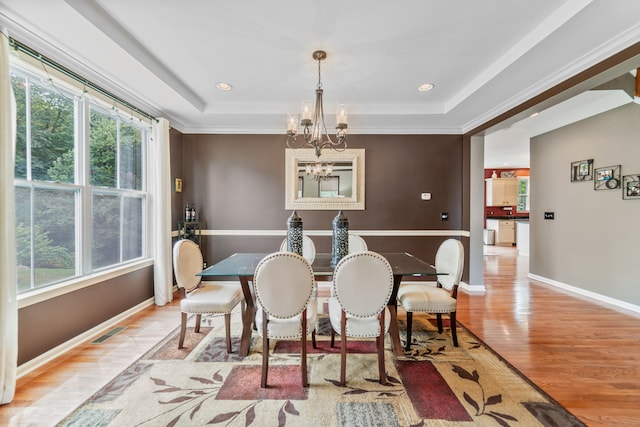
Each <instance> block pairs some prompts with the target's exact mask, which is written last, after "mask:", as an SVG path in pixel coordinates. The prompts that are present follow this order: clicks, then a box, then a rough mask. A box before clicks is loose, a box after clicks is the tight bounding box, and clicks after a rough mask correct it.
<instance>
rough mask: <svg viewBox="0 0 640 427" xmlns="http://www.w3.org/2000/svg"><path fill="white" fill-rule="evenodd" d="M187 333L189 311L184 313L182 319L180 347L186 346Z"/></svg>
mask: <svg viewBox="0 0 640 427" xmlns="http://www.w3.org/2000/svg"><path fill="white" fill-rule="evenodd" d="M186 333H187V313H182V319H181V321H180V339H179V340H178V348H183V347H184V336H185V335H186Z"/></svg>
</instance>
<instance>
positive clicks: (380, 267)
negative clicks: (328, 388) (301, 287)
mask: <svg viewBox="0 0 640 427" xmlns="http://www.w3.org/2000/svg"><path fill="white" fill-rule="evenodd" d="M392 291H393V270H392V269H391V265H389V262H388V261H387V260H386V258H384V257H383V256H382V255H380V254H378V253H376V252H372V251H365V252H355V253H352V254H348V255H346V256H345V257H344V258H342V259H341V260H340V261H339V262H338V265H336V268H335V271H334V274H333V291H332V295H333V296H332V297H331V298H330V299H329V318H330V321H331V328H332V331H331V346H333V344H334V336H335V332H337V333H339V334H340V338H341V348H340V355H341V358H340V384H342V385H344V384H345V381H346V364H347V337H350V338H376V344H377V348H378V371H379V374H380V383H381V384H386V383H387V374H386V371H385V366H384V337H385V335H386V333H387V331H388V330H389V324H390V314H389V309H388V308H387V303H388V302H389V298H390V297H391V292H392Z"/></svg>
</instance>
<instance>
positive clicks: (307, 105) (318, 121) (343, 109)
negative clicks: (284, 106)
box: [287, 50, 347, 157]
mask: <svg viewBox="0 0 640 427" xmlns="http://www.w3.org/2000/svg"><path fill="white" fill-rule="evenodd" d="M326 57H327V53H326V52H325V51H323V50H316V51H315V52H313V59H315V60H316V61H318V84H317V86H316V105H315V108H314V110H313V111H311V102H310V101H303V102H302V111H301V115H302V118H301V119H300V126H302V134H303V137H304V138H303V139H304V140H303V141H300V142H298V141H297V140H296V136H297V135H298V115H297V114H289V117H288V118H287V147H289V148H305V147H306V148H313V149H314V152H315V154H316V157H320V154H321V153H322V150H323V149H325V148H332V149H334V150H336V151H343V150H344V149H345V148H347V106H346V105H344V104H340V105H338V108H337V112H336V122H337V124H336V135H335V140H334V139H331V136H329V132H327V126H326V125H325V123H324V107H323V105H322V92H323V90H322V80H321V78H320V63H321V62H322V61H323V60H324V59H325V58H326Z"/></svg>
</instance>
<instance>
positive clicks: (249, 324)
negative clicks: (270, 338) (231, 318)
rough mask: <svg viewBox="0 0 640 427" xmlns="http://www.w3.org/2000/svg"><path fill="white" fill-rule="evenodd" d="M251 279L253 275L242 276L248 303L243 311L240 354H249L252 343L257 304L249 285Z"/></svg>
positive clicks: (241, 283) (245, 299) (245, 297)
mask: <svg viewBox="0 0 640 427" xmlns="http://www.w3.org/2000/svg"><path fill="white" fill-rule="evenodd" d="M249 280H253V278H252V277H240V285H242V294H243V295H244V301H245V303H246V305H247V306H246V309H245V310H244V313H242V338H241V339H240V356H242V357H246V356H248V355H249V346H250V345H251V331H252V329H253V321H254V317H255V313H256V306H255V304H254V301H253V295H252V294H251V288H250V287H249Z"/></svg>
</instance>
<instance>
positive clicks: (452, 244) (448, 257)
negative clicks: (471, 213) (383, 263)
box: [398, 239, 464, 351]
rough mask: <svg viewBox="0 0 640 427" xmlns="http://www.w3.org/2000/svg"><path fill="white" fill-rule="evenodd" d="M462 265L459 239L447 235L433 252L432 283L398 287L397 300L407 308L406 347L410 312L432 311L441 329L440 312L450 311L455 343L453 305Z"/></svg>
mask: <svg viewBox="0 0 640 427" xmlns="http://www.w3.org/2000/svg"><path fill="white" fill-rule="evenodd" d="M463 268H464V247H463V246H462V243H461V242H460V241H459V240H456V239H447V240H445V241H444V242H442V244H441V245H440V247H439V248H438V251H437V252H436V271H437V272H438V273H445V274H439V275H438V280H437V283H436V285H435V286H433V285H425V284H412V283H404V284H402V285H400V288H399V289H398V302H400V304H402V307H403V308H404V309H405V311H406V312H407V343H406V345H405V350H407V351H408V350H409V349H410V348H411V327H412V323H413V313H414V312H420V313H435V315H436V320H437V324H438V332H439V333H442V330H443V328H442V314H449V323H451V338H452V339H453V345H454V346H455V347H458V335H457V333H456V307H457V297H458V285H459V284H460V280H461V278H462V269H463Z"/></svg>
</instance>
